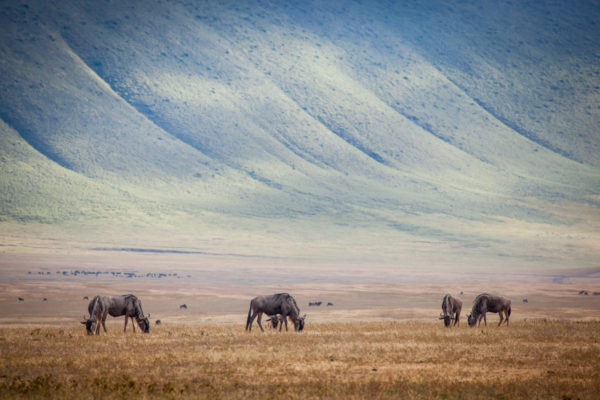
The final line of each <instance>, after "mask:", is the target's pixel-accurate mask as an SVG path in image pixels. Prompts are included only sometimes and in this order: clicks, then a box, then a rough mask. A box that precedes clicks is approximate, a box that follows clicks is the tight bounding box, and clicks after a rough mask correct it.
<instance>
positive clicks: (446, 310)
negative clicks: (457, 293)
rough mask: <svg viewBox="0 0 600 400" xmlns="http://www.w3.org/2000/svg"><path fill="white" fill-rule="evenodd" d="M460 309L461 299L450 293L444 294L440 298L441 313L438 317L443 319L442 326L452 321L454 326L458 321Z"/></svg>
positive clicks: (448, 324)
mask: <svg viewBox="0 0 600 400" xmlns="http://www.w3.org/2000/svg"><path fill="white" fill-rule="evenodd" d="M461 310H462V301H461V300H460V299H457V298H456V297H452V296H451V295H450V294H446V295H445V296H444V299H443V300H442V313H441V314H440V319H443V320H444V326H447V327H448V326H450V325H451V324H452V321H454V326H456V325H457V324H458V323H459V322H460V312H461Z"/></svg>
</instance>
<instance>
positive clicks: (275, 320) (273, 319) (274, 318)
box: [266, 314, 283, 329]
mask: <svg viewBox="0 0 600 400" xmlns="http://www.w3.org/2000/svg"><path fill="white" fill-rule="evenodd" d="M266 322H270V323H271V328H273V329H277V326H278V325H279V326H281V324H283V316H282V315H281V314H277V315H269V318H268V319H267V321H266Z"/></svg>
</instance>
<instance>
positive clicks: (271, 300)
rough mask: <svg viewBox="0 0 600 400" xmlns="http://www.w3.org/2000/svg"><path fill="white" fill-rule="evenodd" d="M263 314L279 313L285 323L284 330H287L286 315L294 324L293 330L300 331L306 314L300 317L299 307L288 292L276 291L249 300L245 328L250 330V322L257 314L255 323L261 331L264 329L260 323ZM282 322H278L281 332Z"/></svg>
mask: <svg viewBox="0 0 600 400" xmlns="http://www.w3.org/2000/svg"><path fill="white" fill-rule="evenodd" d="M263 314H267V315H277V314H281V317H282V318H283V323H284V324H285V330H286V331H287V330H288V321H287V319H288V317H289V318H290V319H291V320H292V322H293V324H294V330H295V331H296V332H300V331H302V330H303V329H304V319H305V318H306V315H304V316H302V317H300V309H299V308H298V305H297V304H296V300H294V298H293V297H292V296H290V295H289V294H288V293H277V294H274V295H272V296H258V297H255V298H253V299H252V300H251V301H250V308H249V310H248V318H247V319H246V330H247V331H252V323H253V322H254V319H255V318H256V317H257V316H258V319H257V323H258V326H259V328H260V330H261V331H263V332H264V331H265V330H264V329H263V327H262V324H261V318H262V315H263ZM282 325H283V324H279V331H280V332H281V328H282Z"/></svg>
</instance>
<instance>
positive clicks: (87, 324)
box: [81, 316, 96, 335]
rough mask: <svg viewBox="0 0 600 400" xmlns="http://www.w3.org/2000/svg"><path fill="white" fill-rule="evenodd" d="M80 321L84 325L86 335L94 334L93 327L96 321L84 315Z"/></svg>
mask: <svg viewBox="0 0 600 400" xmlns="http://www.w3.org/2000/svg"><path fill="white" fill-rule="evenodd" d="M81 323H82V324H83V325H85V331H86V332H87V334H88V335H93V334H94V327H95V325H96V321H93V320H92V319H91V318H90V319H86V318H85V316H83V321H81Z"/></svg>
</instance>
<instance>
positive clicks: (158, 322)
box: [154, 319, 162, 325]
mask: <svg viewBox="0 0 600 400" xmlns="http://www.w3.org/2000/svg"><path fill="white" fill-rule="evenodd" d="M154 323H155V324H156V325H160V324H161V323H162V322H161V321H160V319H157V320H156V322H154Z"/></svg>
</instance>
